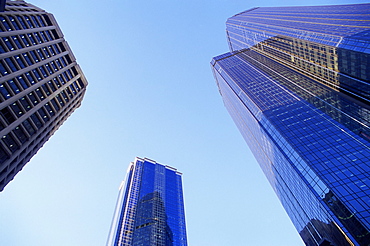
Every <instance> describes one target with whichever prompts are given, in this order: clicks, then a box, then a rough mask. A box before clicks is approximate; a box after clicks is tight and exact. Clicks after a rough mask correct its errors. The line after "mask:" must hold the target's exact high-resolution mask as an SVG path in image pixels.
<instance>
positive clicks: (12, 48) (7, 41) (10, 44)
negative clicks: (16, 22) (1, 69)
mask: <svg viewBox="0 0 370 246" xmlns="http://www.w3.org/2000/svg"><path fill="white" fill-rule="evenodd" d="M2 39H3V41H4V43H5V45H6V46H7V47H8V49H9V50H10V51H12V50H14V47H13V44H12V43H11V42H10V40H9V39H8V38H6V37H3V38H2Z"/></svg>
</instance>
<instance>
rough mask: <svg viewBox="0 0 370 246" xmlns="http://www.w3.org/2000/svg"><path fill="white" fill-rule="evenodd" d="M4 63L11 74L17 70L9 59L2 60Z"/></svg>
mask: <svg viewBox="0 0 370 246" xmlns="http://www.w3.org/2000/svg"><path fill="white" fill-rule="evenodd" d="M4 60H5V61H6V64H7V65H8V66H9V67H10V69H11V70H12V71H13V72H16V71H17V68H16V67H15V65H14V63H13V61H12V59H11V58H9V57H7V58H5V59H4Z"/></svg>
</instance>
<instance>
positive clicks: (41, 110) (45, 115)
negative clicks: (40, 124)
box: [37, 108, 49, 122]
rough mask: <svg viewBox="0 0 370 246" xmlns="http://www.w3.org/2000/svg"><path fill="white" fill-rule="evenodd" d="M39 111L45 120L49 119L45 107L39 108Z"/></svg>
mask: <svg viewBox="0 0 370 246" xmlns="http://www.w3.org/2000/svg"><path fill="white" fill-rule="evenodd" d="M37 112H38V113H39V114H40V116H41V118H42V119H43V120H44V122H47V121H49V116H48V115H47V114H46V112H45V109H43V108H40V109H39V110H37Z"/></svg>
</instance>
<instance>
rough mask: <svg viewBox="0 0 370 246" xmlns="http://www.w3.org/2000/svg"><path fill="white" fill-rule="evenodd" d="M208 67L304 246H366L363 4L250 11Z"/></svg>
mask: <svg viewBox="0 0 370 246" xmlns="http://www.w3.org/2000/svg"><path fill="white" fill-rule="evenodd" d="M226 25H227V29H226V31H227V37H228V41H229V47H230V52H229V53H226V54H223V55H220V56H217V57H215V58H213V60H212V62H211V66H212V69H213V73H214V77H215V79H216V81H217V85H218V88H219V91H220V94H221V96H222V98H223V101H224V104H225V106H226V108H227V110H228V111H229V113H230V115H231V116H232V118H233V120H234V122H235V123H236V125H237V127H238V128H239V130H240V132H241V133H242V135H243V137H244V139H245V140H246V142H247V144H248V146H249V147H250V149H251V150H252V152H253V153H254V155H255V157H256V159H257V161H258V162H259V164H260V166H261V168H262V169H263V171H264V173H265V175H266V177H267V178H268V180H269V182H270V184H271V185H272V187H273V189H274V190H275V192H276V194H277V196H278V198H279V199H280V201H281V203H282V204H283V206H284V208H285V209H286V212H287V213H288V215H289V216H290V218H291V220H292V222H293V224H294V225H295V227H296V229H297V230H298V232H299V233H300V235H301V237H302V239H303V241H304V242H305V243H306V245H366V246H367V245H370V180H369V177H370V69H369V67H370V4H357V5H341V6H339V5H336V6H317V7H274V8H267V7H266V8H253V9H250V10H247V11H244V12H242V13H239V14H237V15H235V16H233V17H231V18H229V19H228V20H227V23H226Z"/></svg>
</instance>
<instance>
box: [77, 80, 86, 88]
mask: <svg viewBox="0 0 370 246" xmlns="http://www.w3.org/2000/svg"><path fill="white" fill-rule="evenodd" d="M77 82H78V84H79V85H80V88H84V87H85V85H84V83H83V82H82V80H81V79H78V80H77Z"/></svg>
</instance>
